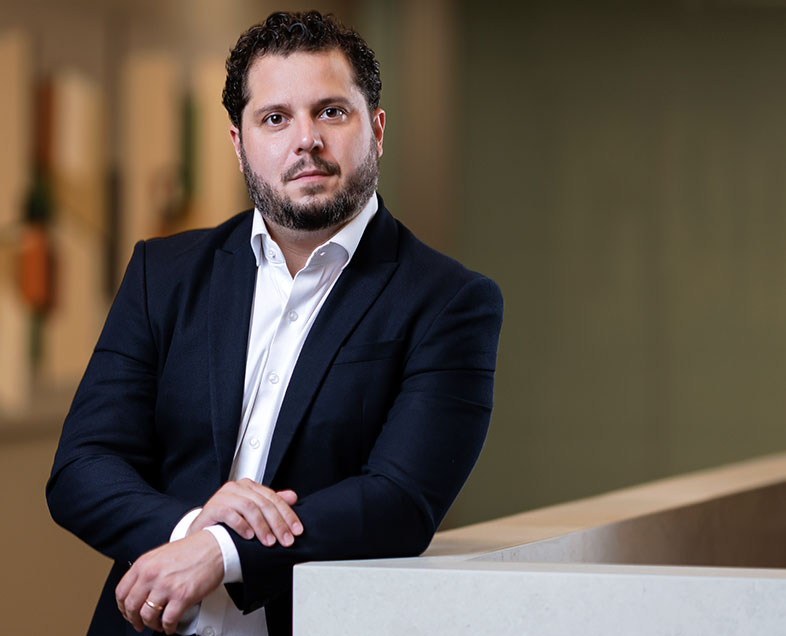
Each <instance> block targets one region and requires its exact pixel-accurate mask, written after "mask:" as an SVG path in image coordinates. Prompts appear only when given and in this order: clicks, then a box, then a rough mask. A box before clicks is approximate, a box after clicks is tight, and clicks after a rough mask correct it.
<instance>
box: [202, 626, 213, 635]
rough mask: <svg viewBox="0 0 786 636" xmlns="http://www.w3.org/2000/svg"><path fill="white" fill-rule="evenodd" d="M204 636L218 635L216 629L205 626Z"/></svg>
mask: <svg viewBox="0 0 786 636" xmlns="http://www.w3.org/2000/svg"><path fill="white" fill-rule="evenodd" d="M202 634H203V635H204V636H216V630H215V629H213V628H212V627H205V631H203V632H202Z"/></svg>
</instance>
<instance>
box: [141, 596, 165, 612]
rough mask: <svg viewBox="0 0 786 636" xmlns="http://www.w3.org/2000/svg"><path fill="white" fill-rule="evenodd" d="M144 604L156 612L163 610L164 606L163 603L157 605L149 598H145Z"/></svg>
mask: <svg viewBox="0 0 786 636" xmlns="http://www.w3.org/2000/svg"><path fill="white" fill-rule="evenodd" d="M145 605H147V606H148V607H149V608H150V609H154V610H155V611H156V612H163V611H164V606H163V605H159V604H158V603H154V602H153V601H151V600H150V599H147V600H146V601H145Z"/></svg>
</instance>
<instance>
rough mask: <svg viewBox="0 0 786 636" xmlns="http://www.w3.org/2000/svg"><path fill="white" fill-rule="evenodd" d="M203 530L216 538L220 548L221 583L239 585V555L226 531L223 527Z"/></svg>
mask: <svg viewBox="0 0 786 636" xmlns="http://www.w3.org/2000/svg"><path fill="white" fill-rule="evenodd" d="M184 518H185V517H184ZM178 525H180V524H178ZM205 530H207V531H208V532H209V533H210V534H212V535H213V536H214V537H215V538H216V541H218V547H219V548H221V557H222V558H223V559H224V579H223V580H222V581H221V582H222V583H241V582H242V581H243V572H242V570H241V569H240V555H239V554H238V553H237V547H236V546H235V542H234V541H232V537H230V536H229V532H227V529H226V528H224V527H223V526H208V527H207V528H205Z"/></svg>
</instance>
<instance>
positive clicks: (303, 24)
mask: <svg viewBox="0 0 786 636" xmlns="http://www.w3.org/2000/svg"><path fill="white" fill-rule="evenodd" d="M331 49H338V50H340V51H341V52H342V53H344V55H346V56H347V60H348V61H349V64H350V66H351V67H352V72H353V74H354V80H355V82H356V83H357V85H358V87H359V88H360V91H361V92H362V93H363V96H364V97H365V99H366V104H367V105H368V109H369V112H373V111H374V110H375V109H376V108H377V107H378V106H379V94H380V92H381V91H382V80H381V79H380V78H379V62H377V59H376V57H375V56H374V51H372V50H371V49H370V48H369V46H368V44H366V42H365V41H364V40H363V38H361V37H360V36H359V35H358V34H357V32H356V31H354V30H353V29H350V28H348V27H345V26H344V25H343V24H341V22H339V21H338V20H336V19H335V18H334V17H333V16H332V15H330V14H328V15H325V16H323V15H322V14H321V13H319V12H318V11H308V12H303V13H301V12H293V13H285V12H280V13H274V14H272V15H271V16H270V17H269V18H268V19H267V20H265V22H264V23H263V24H257V25H255V26H252V27H251V28H250V29H248V30H247V31H246V32H245V33H243V34H242V35H241V36H240V38H239V39H238V41H237V44H235V48H233V49H232V50H231V51H230V53H229V57H228V58H227V62H226V69H227V79H226V83H225V84H224V92H223V99H222V102H223V104H224V108H226V109H227V113H229V119H230V120H231V121H232V123H233V124H234V125H235V126H237V127H238V128H240V121H241V119H242V115H243V109H244V108H245V106H246V104H247V103H248V98H249V94H248V86H247V84H246V80H247V78H248V69H249V68H250V66H251V64H252V62H253V61H254V60H255V59H257V58H258V57H262V56H263V55H268V54H276V55H284V56H286V55H289V54H290V53H294V52H296V51H305V52H308V53H316V52H319V51H327V50H331Z"/></svg>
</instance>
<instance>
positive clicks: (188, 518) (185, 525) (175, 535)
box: [169, 508, 202, 543]
mask: <svg viewBox="0 0 786 636" xmlns="http://www.w3.org/2000/svg"><path fill="white" fill-rule="evenodd" d="M200 512H202V508H194V509H193V510H190V511H188V512H187V513H186V514H184V515H183V518H182V519H181V520H180V521H178V522H177V525H176V526H175V529H174V530H172V534H170V535H169V543H172V542H173V541H178V540H180V539H185V537H186V534H187V533H188V529H189V528H190V527H191V524H192V523H194V519H196V518H197V517H198V516H199V513H200Z"/></svg>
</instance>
